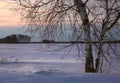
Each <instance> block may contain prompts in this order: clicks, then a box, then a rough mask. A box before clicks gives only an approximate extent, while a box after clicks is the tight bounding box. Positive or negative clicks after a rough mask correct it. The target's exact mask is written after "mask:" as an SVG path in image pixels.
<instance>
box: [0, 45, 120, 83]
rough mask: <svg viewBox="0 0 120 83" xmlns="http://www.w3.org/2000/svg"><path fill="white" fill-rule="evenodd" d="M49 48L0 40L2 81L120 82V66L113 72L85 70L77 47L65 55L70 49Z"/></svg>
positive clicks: (34, 82) (54, 82)
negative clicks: (54, 49)
mask: <svg viewBox="0 0 120 83" xmlns="http://www.w3.org/2000/svg"><path fill="white" fill-rule="evenodd" d="M45 48H46V47H45V46H44V45H42V46H41V45H39V44H0V61H1V60H3V62H2V63H0V83H120V72H119V70H117V69H115V70H114V71H115V72H114V73H109V74H108V73H104V74H90V73H89V74H86V73H84V59H82V58H81V59H80V60H77V58H78V56H77V54H76V49H75V48H74V49H72V52H71V53H69V54H68V56H66V57H64V58H62V57H63V56H65V55H66V54H67V50H61V51H45V50H46V49H45ZM47 48H50V47H47ZM4 61H5V62H4ZM6 62H7V63H6Z"/></svg>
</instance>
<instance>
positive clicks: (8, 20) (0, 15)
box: [0, 1, 20, 26]
mask: <svg viewBox="0 0 120 83" xmlns="http://www.w3.org/2000/svg"><path fill="white" fill-rule="evenodd" d="M13 7H14V6H13V5H11V4H9V3H6V2H3V1H0V26H17V25H20V16H19V15H18V14H16V13H14V11H12V10H10V9H12V8H13Z"/></svg>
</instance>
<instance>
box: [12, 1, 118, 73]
mask: <svg viewBox="0 0 120 83" xmlns="http://www.w3.org/2000/svg"><path fill="white" fill-rule="evenodd" d="M13 2H15V4H17V6H16V8H14V9H15V10H17V11H18V12H19V13H20V14H21V15H22V17H23V21H24V22H25V23H26V24H27V25H29V28H28V29H29V31H31V32H33V33H34V32H35V33H36V32H39V35H40V36H41V40H43V39H48V40H57V41H60V42H62V41H67V42H71V44H77V45H79V44H78V42H79V41H81V40H82V41H84V44H85V45H84V48H85V49H84V54H85V60H86V63H85V72H102V71H101V70H102V69H101V65H102V63H103V61H102V59H103V57H104V56H103V54H104V52H103V50H104V48H103V46H104V45H103V43H104V42H105V35H106V33H108V32H109V31H110V30H111V29H113V27H114V26H115V25H116V24H117V23H119V18H120V13H119V12H120V10H119V9H120V5H119V0H114V1H113V0H14V1H13ZM93 3H94V4H93ZM97 9H99V11H97V12H96V11H95V10H97ZM93 25H94V26H95V27H94V26H93ZM98 25H100V27H101V28H98ZM68 33H69V34H71V35H70V36H68ZM92 33H94V34H92ZM97 33H99V34H97ZM68 37H70V38H71V39H69V38H68ZM93 37H96V38H97V39H96V40H95V41H97V44H93V43H92V42H93V41H94V40H93ZM72 41H75V42H74V43H72ZM93 45H95V46H96V48H97V49H96V50H97V53H96V54H95V56H96V57H97V58H96V60H95V57H94V54H93V51H94V48H93ZM79 51H80V50H79V49H78V52H79ZM104 58H105V57H104ZM94 60H95V61H96V62H94Z"/></svg>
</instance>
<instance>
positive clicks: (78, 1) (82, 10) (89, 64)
mask: <svg viewBox="0 0 120 83" xmlns="http://www.w3.org/2000/svg"><path fill="white" fill-rule="evenodd" d="M74 3H75V5H76V9H77V12H78V13H79V15H80V17H81V20H82V26H83V29H84V40H85V56H86V64H85V72H95V69H94V62H93V61H94V59H93V55H92V45H91V43H90V42H91V36H90V25H89V19H88V14H87V12H86V6H85V4H84V3H83V1H82V0H74Z"/></svg>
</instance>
